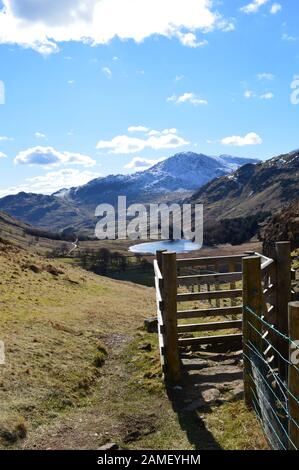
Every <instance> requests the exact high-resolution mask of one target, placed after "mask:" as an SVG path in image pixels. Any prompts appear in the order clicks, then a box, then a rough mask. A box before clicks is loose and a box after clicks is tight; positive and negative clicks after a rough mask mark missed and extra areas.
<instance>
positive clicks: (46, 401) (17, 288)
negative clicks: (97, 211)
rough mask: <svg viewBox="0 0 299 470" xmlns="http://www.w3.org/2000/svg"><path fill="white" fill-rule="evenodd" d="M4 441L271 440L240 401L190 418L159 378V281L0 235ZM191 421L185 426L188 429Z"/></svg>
mask: <svg viewBox="0 0 299 470" xmlns="http://www.w3.org/2000/svg"><path fill="white" fill-rule="evenodd" d="M0 309H1V319H0V339H1V340H3V341H4V342H5V350H6V363H5V365H0V448H8V449H12V448H20V449H23V448H25V449H26V448H27V449H28V448H30V449H31V448H33V449H45V448H46V449H55V448H58V449H65V448H73V449H75V448H80V449H90V448H93V449H96V448H98V447H99V446H101V445H103V444H105V443H106V442H111V441H116V442H117V443H118V444H119V445H121V446H122V447H123V448H132V449H134V448H136V449H145V448H146V449H192V448H199V449H204V448H219V446H220V447H222V448H236V449H246V448H264V447H266V444H265V441H264V439H263V437H262V435H261V432H260V431H259V428H258V425H257V422H256V419H255V418H254V416H253V415H252V414H251V413H249V412H247V411H246V410H245V408H244V405H243V402H242V401H237V402H232V403H227V404H223V405H222V406H221V407H216V408H215V409H213V410H212V412H211V409H209V412H208V413H206V414H205V413H204V412H203V411H200V413H201V414H198V415H196V416H195V415H194V413H193V414H192V416H190V417H189V415H188V413H186V415H184V419H183V422H184V423H185V424H183V422H182V414H179V413H176V412H175V411H174V409H173V407H172V404H171V402H170V401H169V399H168V397H167V395H166V392H165V389H164V386H163V382H162V378H161V372H160V365H159V357H158V353H157V344H156V335H149V334H147V333H145V332H144V330H143V328H142V324H143V320H144V318H145V317H148V316H151V315H153V314H154V312H155V303H154V291H153V290H152V289H151V288H146V287H142V286H138V285H136V284H134V285H133V284H130V283H125V282H118V281H113V280H110V279H107V278H102V277H100V276H96V275H92V274H90V273H88V272H86V271H83V270H80V269H79V268H75V267H72V266H71V265H66V264H59V263H57V262H49V261H48V260H46V259H45V258H42V257H38V256H37V255H35V254H31V253H29V252H27V251H25V250H20V249H18V248H16V247H12V246H9V245H4V244H2V243H0ZM186 423H187V429H188V430H186Z"/></svg>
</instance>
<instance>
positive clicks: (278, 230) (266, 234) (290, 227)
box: [261, 199, 299, 250]
mask: <svg viewBox="0 0 299 470" xmlns="http://www.w3.org/2000/svg"><path fill="white" fill-rule="evenodd" d="M261 240H262V241H263V243H264V249H267V247H268V246H269V245H271V244H273V243H275V242H277V241H285V240H290V241H291V243H292V248H293V249H294V250H295V249H297V248H299V199H298V200H297V201H295V202H293V203H292V204H290V205H289V206H286V207H285V208H284V209H282V210H280V211H279V212H277V213H276V214H275V215H274V216H273V217H271V218H270V219H269V220H268V221H267V222H266V223H265V224H264V225H263V227H262V229H261Z"/></svg>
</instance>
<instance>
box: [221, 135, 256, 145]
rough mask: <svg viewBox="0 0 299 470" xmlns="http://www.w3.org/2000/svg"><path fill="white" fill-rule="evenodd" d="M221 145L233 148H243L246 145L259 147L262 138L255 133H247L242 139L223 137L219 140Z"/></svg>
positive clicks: (239, 137)
mask: <svg viewBox="0 0 299 470" xmlns="http://www.w3.org/2000/svg"><path fill="white" fill-rule="evenodd" d="M221 143H222V144H223V145H232V146H234V147H245V146H247V145H260V144H262V143H263V140H262V138H261V137H260V136H259V135H258V134H256V133H255V132H249V134H246V135H245V136H244V137H242V136H239V135H233V136H231V137H224V138H223V139H222V140H221Z"/></svg>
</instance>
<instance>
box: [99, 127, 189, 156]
mask: <svg viewBox="0 0 299 470" xmlns="http://www.w3.org/2000/svg"><path fill="white" fill-rule="evenodd" d="M188 144H189V142H187V141H186V140H185V139H183V138H182V137H180V136H179V135H177V130H176V129H164V130H163V131H154V132H153V131H150V132H149V133H148V135H147V136H146V137H145V138H138V137H131V136H127V135H119V136H117V137H114V138H113V139H111V140H100V141H99V142H98V143H97V149H102V150H109V153H114V154H129V153H137V152H141V151H142V150H145V149H151V150H161V149H171V148H177V147H183V146H184V145H188Z"/></svg>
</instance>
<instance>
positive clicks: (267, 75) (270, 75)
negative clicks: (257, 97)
mask: <svg viewBox="0 0 299 470" xmlns="http://www.w3.org/2000/svg"><path fill="white" fill-rule="evenodd" d="M257 78H258V80H274V78H275V77H274V75H273V73H267V72H263V73H258V74H257Z"/></svg>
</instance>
